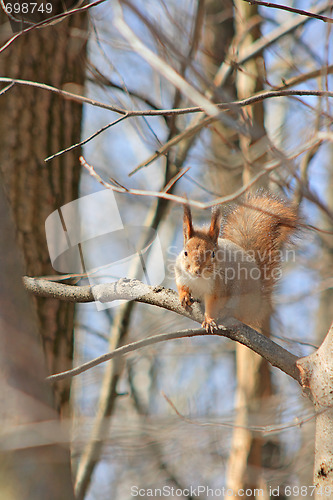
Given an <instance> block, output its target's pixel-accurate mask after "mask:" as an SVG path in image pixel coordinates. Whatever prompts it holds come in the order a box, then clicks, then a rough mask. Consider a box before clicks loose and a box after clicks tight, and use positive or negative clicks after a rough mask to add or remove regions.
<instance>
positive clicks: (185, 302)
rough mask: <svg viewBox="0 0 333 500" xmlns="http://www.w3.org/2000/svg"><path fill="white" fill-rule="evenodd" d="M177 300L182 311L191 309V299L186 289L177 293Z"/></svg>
mask: <svg viewBox="0 0 333 500" xmlns="http://www.w3.org/2000/svg"><path fill="white" fill-rule="evenodd" d="M179 300H180V303H181V305H182V307H183V308H184V309H186V310H187V311H189V310H190V309H191V307H192V304H193V299H192V297H191V294H190V291H189V289H188V288H183V289H182V290H180V291H179Z"/></svg>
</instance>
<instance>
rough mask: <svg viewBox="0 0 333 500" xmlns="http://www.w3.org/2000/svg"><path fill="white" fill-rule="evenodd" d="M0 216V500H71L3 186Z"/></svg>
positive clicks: (66, 458)
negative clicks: (0, 499)
mask: <svg viewBox="0 0 333 500" xmlns="http://www.w3.org/2000/svg"><path fill="white" fill-rule="evenodd" d="M0 179H1V180H2V176H1V175H0ZM0 213H1V217H0V232H1V252H0V274H1V284H2V286H1V290H0V317H1V322H0V344H1V349H0V365H1V370H0V394H1V406H0V422H1V425H0V441H1V452H0V498H2V499H4V500H5V499H6V500H16V499H18V498H19V499H20V500H31V499H34V500H45V499H48V500H59V499H66V500H71V499H74V493H73V486H72V480H71V466H70V452H69V446H68V442H69V440H68V436H67V435H66V433H64V429H62V428H61V426H60V422H59V415H58V413H57V412H56V411H55V409H54V406H53V398H52V391H51V390H50V387H49V386H48V385H47V384H45V376H46V367H45V359H44V355H43V350H42V346H41V340H40V336H39V334H38V328H37V317H36V315H35V314H34V311H33V307H32V298H31V297H28V296H27V293H26V292H25V290H24V288H23V284H22V279H21V278H22V272H23V266H22V260H21V259H20V257H21V255H20V254H19V252H18V249H17V245H16V241H15V230H14V224H13V220H12V219H11V217H10V211H9V206H8V203H7V200H6V199H5V195H4V191H3V185H2V183H0Z"/></svg>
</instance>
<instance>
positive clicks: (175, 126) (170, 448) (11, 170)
mask: <svg viewBox="0 0 333 500" xmlns="http://www.w3.org/2000/svg"><path fill="white" fill-rule="evenodd" d="M254 3H256V2H254ZM257 3H258V4H259V3H260V2H257ZM275 3H276V4H277V2H275ZM283 5H285V6H289V7H292V8H293V9H294V10H297V9H302V11H304V12H303V13H301V12H295V11H294V12H293V11H288V10H282V9H278V8H269V7H265V6H260V5H250V4H249V2H244V1H243V0H218V1H217V0H183V1H182V2H177V1H175V0H170V1H168V2H166V1H164V0H156V1H152V0H145V1H144V0H142V1H141V0H136V1H135V2H134V1H132V2H131V1H129V0H122V1H120V2H118V1H114V0H109V1H108V2H101V3H100V4H99V5H97V6H95V7H93V8H89V9H86V10H85V11H84V10H83V11H82V10H81V11H80V9H78V12H76V13H74V14H72V15H71V16H68V17H65V19H64V20H62V21H61V22H59V23H57V24H54V25H52V26H45V27H43V28H41V29H32V30H30V31H28V32H26V33H24V34H22V35H20V36H19V37H18V38H17V39H15V40H13V41H12V43H11V44H10V45H8V46H7V47H5V43H6V42H7V41H8V40H9V39H10V37H11V36H12V32H11V28H10V24H9V21H8V18H7V17H6V15H5V13H4V12H2V13H1V31H0V33H1V46H2V47H3V49H2V51H1V53H0V76H1V77H2V78H1V77H0V82H2V95H0V112H1V116H2V120H1V124H0V129H1V133H0V142H1V147H0V158H1V162H0V163H1V177H2V181H3V182H2V184H3V186H4V188H5V192H6V198H7V199H8V200H9V202H10V210H9V208H8V206H7V205H6V201H5V199H3V200H2V202H1V203H2V205H3V209H2V213H3V214H5V213H7V212H8V219H7V218H6V217H5V216H4V217H2V222H1V224H2V234H3V235H4V237H3V245H4V250H3V255H2V258H1V259H0V264H1V270H2V275H3V277H4V278H3V282H4V287H3V291H2V292H1V301H0V302H1V313H2V315H3V317H4V318H5V319H4V320H3V321H4V324H6V325H10V328H7V329H6V333H5V334H3V335H4V345H5V346H6V348H5V349H4V350H3V354H2V355H0V359H1V364H2V366H4V368H3V373H4V375H3V376H2V381H1V384H2V385H3V391H2V394H3V398H4V402H3V403H2V406H3V410H2V413H1V418H2V420H3V430H2V431H1V441H0V442H1V444H2V450H3V451H2V456H1V461H2V462H1V463H2V467H1V474H0V480H1V482H0V484H1V490H2V493H3V494H5V496H3V498H7V499H11V498H13V499H15V498H50V499H51V498H55V499H56V498H66V499H67V498H69V499H70V498H76V499H89V500H92V499H97V498H98V499H99V500H101V499H109V498H112V499H114V500H118V499H119V500H127V499H129V498H131V487H132V486H134V485H135V486H137V487H139V488H144V489H147V488H163V486H164V485H168V486H170V487H174V488H175V489H179V490H183V491H184V490H186V489H187V488H190V487H191V486H192V487H193V488H196V487H197V486H198V485H204V486H207V487H210V488H213V489H214V488H222V487H230V488H231V487H235V488H236V487H248V488H262V489H263V491H264V492H265V496H263V497H258V498H270V497H269V491H270V489H272V488H276V487H278V486H279V487H280V491H279V497H277V498H281V499H283V498H287V494H285V493H284V488H285V487H286V486H291V487H296V488H300V487H301V486H305V485H311V484H312V469H313V453H314V418H313V417H314V409H313V407H312V405H311V404H310V403H309V402H308V400H307V399H306V398H305V397H304V396H303V395H302V392H301V389H300V387H299V386H298V384H297V383H296V382H295V381H294V380H293V379H291V378H289V377H288V376H287V375H286V374H285V373H282V372H281V371H279V370H277V369H276V368H269V367H268V365H267V364H266V363H265V362H260V363H259V364H258V363H257V362H256V361H255V359H257V358H254V357H253V353H252V352H251V351H249V352H248V356H249V359H248V361H247V363H248V365H249V366H250V365H253V370H254V373H251V372H250V371H249V372H247V373H246V374H245V378H243V379H240V380H239V379H238V377H237V375H236V374H237V373H238V374H240V372H241V370H239V368H238V369H237V359H238V360H239V359H240V356H242V355H244V352H243V351H242V352H241V349H242V348H241V347H239V346H238V345H236V343H235V342H232V341H231V340H227V339H222V338H221V337H213V336H210V335H209V336H206V337H205V336H202V337H198V338H192V339H177V340H174V341H170V342H165V343H160V344H157V345H156V346H153V347H148V348H145V349H143V350H140V351H137V352H134V353H131V354H130V355H128V356H125V357H122V358H117V359H116V360H114V361H112V362H108V363H107V364H102V365H100V366H99V367H96V368H94V369H92V370H90V371H88V372H86V373H84V374H82V375H79V376H78V377H77V378H75V379H73V381H72V384H71V385H70V382H68V381H67V380H65V381H63V382H60V383H58V384H56V385H55V388H54V393H53V390H51V387H49V386H46V387H45V386H44V385H43V383H42V380H43V379H44V377H45V376H46V374H50V373H57V372H60V371H63V370H66V369H69V368H71V366H72V365H73V363H74V364H75V365H78V364H81V363H83V362H85V361H87V360H89V359H91V358H93V357H96V356H98V355H100V354H102V353H105V352H107V351H110V350H113V349H115V348H117V347H119V346H121V345H125V344H128V343H129V342H133V341H136V340H139V339H142V338H145V337H148V336H152V335H156V334H158V333H163V332H173V331H179V330H183V329H185V328H189V327H193V328H194V327H197V326H198V325H197V324H195V323H194V322H191V321H190V320H188V319H186V318H184V317H182V316H179V315H176V314H175V313H173V312H170V311H166V310H164V309H160V308H156V307H152V306H149V305H146V304H138V303H134V302H125V303H123V304H121V305H119V306H117V307H112V308H106V309H103V310H100V311H98V310H97V308H96V305H95V304H94V303H91V304H80V305H76V307H75V312H74V305H73V303H70V302H66V301H58V300H56V299H52V298H47V299H46V298H38V299H33V300H34V306H35V307H34V311H35V313H31V310H32V307H31V305H32V302H31V303H29V302H28V301H29V300H32V299H31V298H30V297H28V298H27V297H26V296H25V295H24V293H23V290H22V289H21V285H20V280H19V276H20V274H21V275H22V274H27V275H28V276H50V275H54V274H55V271H54V270H53V269H52V266H51V263H50V258H49V255H48V250H47V245H46V240H45V220H46V218H47V217H48V215H50V214H51V213H52V212H53V211H55V210H57V209H58V208H59V207H61V206H63V205H65V204H66V203H68V202H70V201H72V200H75V199H77V198H78V197H79V196H81V197H82V196H85V195H88V194H91V193H95V192H97V191H99V190H102V189H103V187H102V186H101V185H100V184H98V182H97V181H96V179H95V178H94V177H92V176H91V175H89V173H88V171H87V170H86V169H84V168H82V167H81V165H80V162H79V156H80V155H81V154H83V156H84V158H85V159H86V161H87V162H88V163H89V164H90V165H93V167H94V169H95V171H96V172H97V173H98V174H99V175H100V176H101V177H102V178H103V179H105V180H108V179H109V178H112V179H115V180H116V181H117V182H118V183H120V184H121V185H123V186H125V187H126V188H127V189H142V190H147V191H161V190H163V189H164V187H165V186H166V185H167V184H168V183H169V182H170V180H171V179H173V178H174V177H175V176H176V175H177V174H178V173H179V172H184V173H183V175H182V176H181V178H180V179H179V180H178V181H177V182H175V183H171V184H172V185H171V188H170V189H169V193H172V194H177V195H180V196H183V195H184V193H186V195H187V197H188V198H189V199H190V200H197V201H200V202H209V201H212V200H214V199H215V198H218V197H222V196H228V195H230V196H231V198H235V196H234V195H235V193H236V194H237V190H240V189H241V188H242V187H245V189H246V190H247V189H251V190H256V189H259V188H264V189H270V190H271V191H273V192H275V193H277V194H280V195H282V196H284V197H286V198H288V199H290V200H292V201H293V202H294V203H297V204H299V206H300V213H301V214H302V217H303V220H304V227H303V228H302V231H301V232H300V234H299V236H298V238H297V241H296V243H295V246H294V247H293V248H292V250H293V251H292V252H291V253H288V254H287V255H288V256H289V258H286V259H285V262H284V264H283V278H282V280H281V282H280V283H279V286H278V289H277V291H276V298H275V303H276V311H275V314H274V317H272V318H271V321H270V325H269V326H267V329H266V331H265V333H266V334H268V331H269V332H270V335H271V338H272V340H274V341H275V342H277V343H278V344H280V345H282V346H283V347H284V348H285V349H287V350H289V351H291V352H292V353H294V354H295V355H297V356H299V357H302V356H306V355H308V354H310V353H312V352H314V350H315V348H316V346H319V345H320V343H321V342H322V340H323V338H324V336H325V335H326V333H327V331H328V329H329V326H330V323H331V321H332V316H331V312H332V305H333V293H332V275H331V269H332V251H333V240H332V230H333V228H332V220H333V216H332V210H333V200H332V192H333V191H332V183H333V177H332V167H331V163H332V138H333V135H332V102H331V101H332V98H331V97H330V96H328V95H327V94H326V95H320V96H315V95H312V96H306V95H302V92H301V91H330V90H331V88H332V77H331V74H332V72H333V63H331V60H332V56H333V53H332V48H333V44H332V24H331V23H329V22H325V19H324V18H320V17H321V16H328V17H330V16H331V15H332V12H331V9H330V7H331V2H320V3H318V2H315V1H311V0H302V1H296V0H295V1H291V0H290V1H287V0H285V1H284V3H283ZM305 11H306V12H307V13H310V12H311V13H314V14H316V16H317V18H315V17H316V16H311V15H305V14H306V12H305ZM6 78H7V79H9V80H6ZM10 79H20V80H21V83H20V82H17V81H16V82H13V81H10ZM23 80H24V81H25V83H22V81H23ZM27 82H38V83H41V84H46V85H49V86H52V87H54V88H55V89H60V90H62V91H66V92H69V93H70V94H71V95H73V94H78V95H80V96H86V97H88V98H89V99H91V100H93V101H94V102H93V104H94V105H91V103H88V102H86V103H82V100H81V101H80V100H75V99H74V98H72V97H71V95H67V96H64V95H61V94H60V95H57V93H56V92H55V91H52V90H50V89H45V88H44V89H43V88H41V86H39V87H38V86H35V87H33V86H32V85H31V84H29V83H27ZM295 89H297V91H298V92H295V95H287V92H288V91H291V90H295ZM280 91H282V95H281V93H280V97H277V96H276V95H275V96H274V95H272V96H271V97H270V98H267V97H265V93H266V92H271V93H274V92H275V93H278V92H280ZM283 92H284V93H285V95H283ZM289 94H291V93H289ZM252 96H259V97H258V99H257V100H256V102H255V103H253V104H252V105H247V104H246V103H244V105H241V106H233V107H232V106H231V107H230V109H228V110H222V111H221V112H220V113H219V114H218V115H214V114H213V113H215V111H216V108H213V107H212V106H211V105H210V102H211V103H230V102H234V101H241V100H246V99H248V98H251V97H252ZM260 96H261V97H260ZM98 103H104V104H105V105H106V107H108V106H109V107H110V106H117V107H119V108H121V109H122V110H152V111H153V112H154V111H157V110H160V109H168V110H172V109H176V108H189V107H192V106H200V107H201V108H202V109H204V110H205V111H206V112H207V113H208V115H207V114H205V113H203V112H195V113H186V112H184V113H183V114H172V113H171V114H166V113H165V114H161V115H160V116H149V113H146V116H145V114H144V113H143V114H142V116H129V117H126V116H125V118H124V119H122V120H121V121H119V123H115V124H113V122H114V121H115V120H117V119H118V118H119V117H120V116H122V114H121V113H118V112H115V111H111V110H110V109H103V107H102V106H100V105H99V104H98ZM207 116H208V118H207ZM111 124H113V125H111ZM88 138H89V140H87V139H88ZM80 141H83V142H84V144H83V143H80ZM73 144H76V145H77V146H76V147H75V148H71V149H70V150H69V151H67V152H63V150H65V149H66V148H70V146H72V145H73ZM61 151H62V152H63V153H62V154H60V155H57V156H53V155H55V153H57V152H61ZM50 157H51V158H50ZM46 158H48V161H47V162H45V159H46ZM187 168H188V170H184V171H183V170H182V169H187ZM253 179H255V182H254V183H252V180H253ZM115 197H116V201H117V205H118V208H119V211H120V214H121V217H122V220H123V223H124V225H125V226H126V225H131V226H142V225H150V226H151V227H153V228H154V229H155V230H156V231H157V233H158V237H159V239H160V242H161V245H162V249H163V260H164V265H165V272H166V275H165V279H164V280H163V282H162V283H156V284H161V285H163V286H165V287H169V288H173V289H175V282H174V277H173V273H172V272H171V270H172V263H173V261H174V259H175V257H176V255H177V253H178V252H179V251H180V250H181V248H182V224H181V218H182V206H181V205H180V204H178V203H175V202H172V201H170V200H166V199H163V198H155V197H152V196H135V195H131V194H118V193H115ZM104 216H105V214H103V217H104ZM99 217H100V214H97V213H96V214H91V213H84V212H83V213H82V224H83V225H84V224H85V221H87V220H88V219H90V221H91V220H92V221H93V223H95V222H96V224H98V220H99ZM194 217H195V219H196V220H197V221H199V222H200V223H202V224H204V223H205V222H207V221H208V220H209V218H210V215H209V211H207V210H199V209H197V210H195V209H194ZM11 221H13V222H11ZM14 228H15V230H14ZM14 233H15V235H16V238H17V241H18V246H19V248H20V252H21V254H22V256H20V255H16V253H14V251H13V250H12V248H13V246H15V243H14V241H13V238H14ZM330 233H331V234H330ZM105 251H106V252H107V249H105ZM20 259H22V261H23V263H22V264H19V263H18V262H19V261H20ZM90 259H91V260H90V262H89V266H90V268H94V267H98V266H99V262H98V257H97V256H94V255H91V256H90ZM110 259H111V257H110ZM20 266H22V268H23V269H24V270H23V271H22V272H21V273H19V272H18V270H19V269H20V268H21V267H20ZM68 272H70V271H68ZM136 276H137V278H138V279H143V271H142V273H140V270H136ZM14 277H15V279H14ZM121 277H122V276H119V278H121ZM9 283H11V285H9ZM79 284H87V280H84V279H83V280H81V282H80V283H79ZM153 284H155V283H153ZM24 311H26V312H24ZM30 313H31V314H30ZM6 318H7V319H6ZM243 349H244V348H243ZM246 355H247V354H246ZM1 356H2V357H3V359H2V357H1ZM239 376H241V377H242V376H243V377H244V374H243V375H241V374H240V375H239ZM13 380H14V383H13ZM244 384H247V389H248V390H245V391H244V392H243V393H241V391H242V387H244ZM164 394H165V395H166V397H164ZM22 395H24V396H22ZM36 401H37V403H36ZM239 401H243V403H242V404H243V406H240V404H239ZM245 409H246V411H245ZM58 419H60V420H61V421H62V422H63V425H62V426H60V424H59V422H58ZM15 422H16V423H17V425H18V426H16V427H15V425H14V423H15ZM36 422H39V424H37V423H36ZM57 422H58V423H57ZM64 429H65V430H64ZM236 442H237V443H238V444H235V443H236ZM258 450H259V451H258ZM8 452H10V453H8ZM27 460H29V464H30V465H29V466H27ZM31 460H32V461H31ZM40 461H42V463H44V469H45V472H43V473H38V472H37V469H36V468H35V467H37V466H39V465H38V464H40ZM233 461H235V462H237V464H238V465H237V467H239V470H238V472H237V474H236V476H237V477H231V476H232V474H231V473H230V470H231V468H233V466H232V465H231V464H233V463H234V462H233ZM70 462H71V463H72V470H71V472H70V465H69V464H70ZM44 469H43V470H44ZM17 476H18V477H20V482H21V484H18V483H17V481H16V480H15V478H16V477H17ZM41 477H42V478H43V480H41ZM11 478H12V479H13V480H11ZM72 482H73V483H74V484H75V492H74V491H73V487H72ZM21 488H23V490H24V491H23V490H21ZM43 488H45V489H44V490H43ZM297 491H298V493H297ZM294 492H295V494H294V496H293V498H304V495H303V494H301V489H299V490H297V489H295V490H294ZM296 493H297V494H296ZM43 495H44V496H43ZM45 495H46V496H45ZM146 496H147V497H148V496H149V494H147V493H146V495H145V496H144V497H146ZM174 497H175V498H176V497H180V498H192V497H191V495H185V496H184V495H182V496H181V495H180V496H179V495H176V494H175V495H174ZM309 497H310V495H309ZM171 498H172V495H171ZM200 498H202V499H204V498H207V495H205V493H203V494H202V495H200ZM249 498H255V497H254V496H252V497H249Z"/></svg>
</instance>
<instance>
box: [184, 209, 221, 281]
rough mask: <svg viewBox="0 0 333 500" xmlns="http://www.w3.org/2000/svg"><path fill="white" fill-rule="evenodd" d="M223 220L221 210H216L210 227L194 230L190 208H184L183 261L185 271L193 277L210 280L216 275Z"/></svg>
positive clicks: (213, 212)
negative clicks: (219, 238)
mask: <svg viewBox="0 0 333 500" xmlns="http://www.w3.org/2000/svg"><path fill="white" fill-rule="evenodd" d="M221 218H222V214H221V211H220V209H219V208H218V207H217V208H214V209H213V211H212V219H211V223H210V227H209V228H207V229H200V230H199V229H194V228H193V224H192V215H191V210H190V207H189V206H188V205H185V206H184V221H183V229H184V249H183V256H182V261H183V268H184V270H185V271H186V272H187V273H189V274H190V275H191V276H193V277H202V278H205V277H207V278H210V277H211V276H212V275H213V274H214V270H215V266H216V254H217V249H218V237H219V233H220V227H221Z"/></svg>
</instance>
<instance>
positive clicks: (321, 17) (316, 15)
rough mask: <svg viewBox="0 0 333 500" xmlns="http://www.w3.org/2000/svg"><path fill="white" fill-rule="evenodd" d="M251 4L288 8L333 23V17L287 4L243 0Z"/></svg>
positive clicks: (296, 12)
mask: <svg viewBox="0 0 333 500" xmlns="http://www.w3.org/2000/svg"><path fill="white" fill-rule="evenodd" d="M243 2H247V3H249V4H251V5H261V6H262V7H272V8H273V9H280V10H286V11H287V12H293V13H294V14H299V15H301V16H307V17H312V19H319V21H324V23H333V19H331V18H330V17H326V16H321V15H320V14H315V13H314V12H308V11H306V10H302V9H295V8H294V7H288V6H287V5H281V4H278V3H271V2H263V1H261V0H243Z"/></svg>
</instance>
